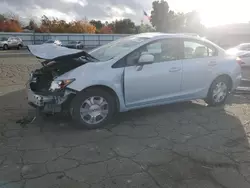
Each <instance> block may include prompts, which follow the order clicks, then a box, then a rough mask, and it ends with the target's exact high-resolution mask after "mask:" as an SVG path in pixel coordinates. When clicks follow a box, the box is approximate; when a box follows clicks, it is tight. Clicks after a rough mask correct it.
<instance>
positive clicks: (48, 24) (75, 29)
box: [39, 16, 96, 33]
mask: <svg viewBox="0 0 250 188" xmlns="http://www.w3.org/2000/svg"><path fill="white" fill-rule="evenodd" d="M39 31H40V32H51V33H95V32H96V27H95V26H93V25H92V24H90V23H89V22H87V21H86V20H78V21H72V22H68V23H67V22H66V21H65V20H59V19H55V18H53V19H49V18H48V17H46V16H43V17H42V18H41V26H40V28H39Z"/></svg>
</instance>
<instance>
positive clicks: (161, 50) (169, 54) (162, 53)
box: [126, 38, 180, 66]
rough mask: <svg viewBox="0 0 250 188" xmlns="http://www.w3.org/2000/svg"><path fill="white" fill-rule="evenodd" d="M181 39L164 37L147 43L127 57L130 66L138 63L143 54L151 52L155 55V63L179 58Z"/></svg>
mask: <svg viewBox="0 0 250 188" xmlns="http://www.w3.org/2000/svg"><path fill="white" fill-rule="evenodd" d="M179 49H180V48H179V39H177V38H176V39H172V38H170V39H163V40H158V41H154V42H152V43H149V44H146V45H144V46H142V47H140V48H138V49H136V50H135V51H133V52H132V53H130V54H129V55H128V56H127V58H126V64H127V65H128V66H131V65H136V63H137V62H138V60H139V58H140V56H141V54H143V53H150V54H152V55H153V56H154V63H159V62H166V61H174V60H178V59H179V54H180V52H179Z"/></svg>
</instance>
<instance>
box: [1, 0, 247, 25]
mask: <svg viewBox="0 0 250 188" xmlns="http://www.w3.org/2000/svg"><path fill="white" fill-rule="evenodd" d="M152 2H153V0H0V13H8V12H12V13H14V14H17V15H19V16H20V18H21V19H23V20H29V19H30V18H35V19H39V17H41V16H42V15H47V16H48V17H56V18H59V19H65V20H66V21H71V20H74V19H82V18H87V19H88V20H91V19H98V20H102V21H111V20H115V19H122V18H130V19H132V20H133V21H134V22H136V23H137V24H138V23H140V22H141V20H143V21H144V23H148V19H147V18H146V17H145V16H143V10H145V11H146V12H147V13H148V14H149V15H150V12H151V8H152ZM167 2H168V3H169V6H170V9H171V10H174V11H180V12H189V11H192V10H196V11H198V12H199V13H200V16H201V21H202V23H203V24H204V25H205V26H206V27H212V26H217V25H224V24H231V23H247V22H249V21H250V11H249V6H250V0H237V1H236V0H227V1H226V0H167Z"/></svg>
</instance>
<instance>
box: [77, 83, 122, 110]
mask: <svg viewBox="0 0 250 188" xmlns="http://www.w3.org/2000/svg"><path fill="white" fill-rule="evenodd" d="M90 89H102V90H104V91H106V92H108V93H109V94H111V95H112V96H113V97H114V98H115V102H116V110H117V111H119V110H120V99H119V97H118V95H117V93H116V92H115V91H114V90H113V89H112V88H111V87H108V86H105V85H93V86H89V87H86V88H84V89H83V90H82V91H81V92H84V91H87V90H90Z"/></svg>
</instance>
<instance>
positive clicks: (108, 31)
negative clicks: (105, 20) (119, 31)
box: [100, 26, 113, 34]
mask: <svg viewBox="0 0 250 188" xmlns="http://www.w3.org/2000/svg"><path fill="white" fill-rule="evenodd" d="M100 33H101V34H111V33H113V31H112V28H111V27H109V26H103V27H102V28H101V29H100Z"/></svg>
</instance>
